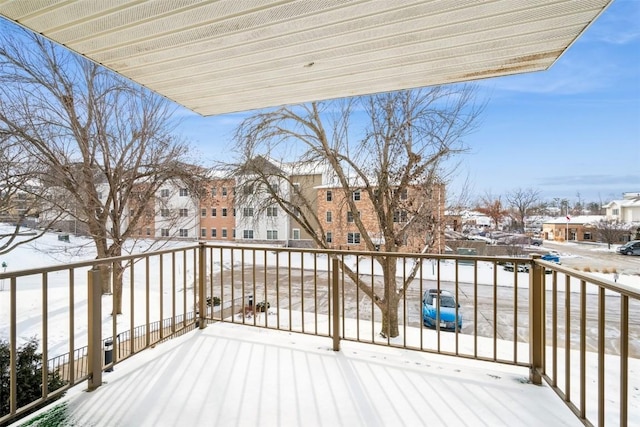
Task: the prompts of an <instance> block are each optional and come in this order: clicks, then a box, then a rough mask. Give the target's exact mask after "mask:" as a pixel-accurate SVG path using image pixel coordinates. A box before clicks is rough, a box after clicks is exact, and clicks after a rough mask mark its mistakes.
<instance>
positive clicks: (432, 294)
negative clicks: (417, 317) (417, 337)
mask: <svg viewBox="0 0 640 427" xmlns="http://www.w3.org/2000/svg"><path fill="white" fill-rule="evenodd" d="M422 323H423V324H424V325H425V326H426V327H429V328H435V327H436V326H438V325H439V326H440V329H447V330H455V329H456V326H457V329H458V330H461V329H462V313H461V312H460V304H458V303H457V302H456V299H455V297H454V296H453V294H452V293H451V292H449V291H445V290H440V291H438V290H437V289H429V290H427V291H425V293H424V295H423V296H422Z"/></svg>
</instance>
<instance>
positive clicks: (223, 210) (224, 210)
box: [222, 208, 227, 216]
mask: <svg viewBox="0 0 640 427" xmlns="http://www.w3.org/2000/svg"><path fill="white" fill-rule="evenodd" d="M222 216H227V208H222Z"/></svg>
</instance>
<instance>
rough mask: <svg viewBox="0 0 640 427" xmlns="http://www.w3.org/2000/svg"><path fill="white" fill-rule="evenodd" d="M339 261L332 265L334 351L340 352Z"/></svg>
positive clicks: (333, 261) (333, 262)
mask: <svg viewBox="0 0 640 427" xmlns="http://www.w3.org/2000/svg"><path fill="white" fill-rule="evenodd" d="M339 277H340V275H339V269H338V260H337V259H334V260H332V263H331V290H332V296H333V305H332V310H333V351H340V287H339V286H338V283H339Z"/></svg>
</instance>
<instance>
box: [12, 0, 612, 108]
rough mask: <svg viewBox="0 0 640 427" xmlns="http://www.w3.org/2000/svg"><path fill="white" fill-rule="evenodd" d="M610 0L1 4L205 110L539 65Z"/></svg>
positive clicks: (19, 18)
mask: <svg viewBox="0 0 640 427" xmlns="http://www.w3.org/2000/svg"><path fill="white" fill-rule="evenodd" d="M610 2H611V0H571V1H557V0H498V1H480V0H437V1H417V0H372V1H365V0H299V1H283V0H218V1H198V0H155V1H154V0H150V1H139V0H138V1H135V0H109V1H97V0H80V1H62V0H60V1H56V0H49V1H45V0H42V1H2V0H0V14H2V15H3V16H5V17H7V18H8V19H11V20H14V21H16V22H18V23H20V24H21V25H23V26H25V27H27V28H30V29H32V30H33V31H36V32H38V33H41V34H43V35H45V36H46V37H48V38H50V39H51V40H54V41H56V42H58V43H60V44H62V45H64V46H66V47H68V48H69V49H71V50H74V51H76V52H78V53H80V54H82V55H85V56H87V57H88V58H91V59H92V60H94V61H96V62H98V63H100V64H103V65H104V66H106V67H108V68H110V69H112V70H114V71H116V72H118V73H120V74H122V75H124V76H126V77H128V78H130V79H132V80H134V81H136V82H138V83H140V84H142V85H144V86H146V87H148V88H150V89H152V90H154V91H156V92H158V93H160V94H162V95H164V96H166V97H168V98H170V99H172V100H174V101H175V102H177V103H179V104H182V105H184V106H186V107H187V108H189V109H191V110H193V111H196V112H198V113H200V114H202V115H213V114H221V113H228V112H234V111H244V110H251V109H257V108H263V107H269V106H276V105H282V104H292V103H299V102H306V101H312V100H320V99H331V98H339V97H346V96H352V95H361V94H368V93H376V92H386V91H392V90H398V89H407V88H415V87H421V86H429V85H436V84H444V83H452V82H461V81H468V80H475V79H479V78H487V77H496V76H502V75H508V74H515V73H522V72H530V71H538V70H544V69H547V68H548V67H550V66H551V65H552V64H553V62H554V61H556V60H557V59H558V57H559V56H560V55H561V54H562V53H563V52H564V51H565V50H566V49H567V48H568V47H569V46H570V45H571V43H573V42H574V41H575V40H576V38H577V37H578V36H579V35H580V34H581V33H582V32H583V31H584V30H585V29H586V27H587V26H588V25H589V24H591V22H593V21H594V20H595V19H596V18H597V17H598V15H599V14H600V13H602V11H603V10H604V9H605V8H606V6H607V5H608V4H609V3H610Z"/></svg>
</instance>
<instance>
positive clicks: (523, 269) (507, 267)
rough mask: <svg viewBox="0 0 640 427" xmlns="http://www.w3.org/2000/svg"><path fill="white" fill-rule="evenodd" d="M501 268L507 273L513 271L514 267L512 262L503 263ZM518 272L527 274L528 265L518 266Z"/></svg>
mask: <svg viewBox="0 0 640 427" xmlns="http://www.w3.org/2000/svg"><path fill="white" fill-rule="evenodd" d="M503 268H504V269H505V270H507V271H513V270H514V268H515V266H514V265H513V263H512V262H505V263H504V266H503ZM518 272H519V273H528V272H529V265H528V264H518Z"/></svg>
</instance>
